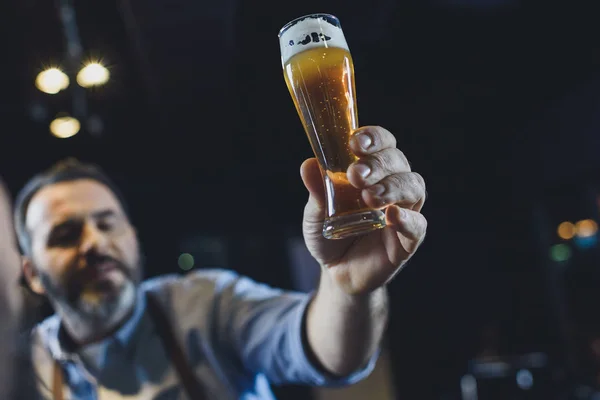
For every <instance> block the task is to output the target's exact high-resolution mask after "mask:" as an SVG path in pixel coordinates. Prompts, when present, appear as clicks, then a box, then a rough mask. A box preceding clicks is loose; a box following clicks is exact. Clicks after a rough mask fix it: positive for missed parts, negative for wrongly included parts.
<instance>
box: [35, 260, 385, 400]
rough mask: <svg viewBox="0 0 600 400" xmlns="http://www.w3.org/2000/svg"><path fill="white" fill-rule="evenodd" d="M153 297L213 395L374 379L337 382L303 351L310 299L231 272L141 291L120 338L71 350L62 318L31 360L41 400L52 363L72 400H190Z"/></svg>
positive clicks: (39, 330) (250, 395)
mask: <svg viewBox="0 0 600 400" xmlns="http://www.w3.org/2000/svg"><path fill="white" fill-rule="evenodd" d="M147 291H151V292H152V293H153V294H154V295H155V297H156V298H157V299H158V300H159V301H160V303H161V306H163V308H164V309H165V310H166V312H167V315H168V316H169V317H170V319H171V325H172V329H173V330H174V331H175V336H176V339H177V340H178V341H179V343H180V344H181V346H182V348H183V349H184V351H185V352H186V353H187V356H188V360H189V362H190V365H191V367H192V368H193V369H194V371H195V373H196V375H197V377H198V379H199V380H200V381H201V382H202V385H203V386H204V388H205V389H206V392H207V395H208V398H209V399H219V400H226V399H243V400H256V399H265V400H270V399H274V396H273V393H272V391H271V389H270V385H269V383H272V384H306V385H310V386H328V387H338V386H345V385H349V384H353V383H355V382H358V381H360V380H361V379H363V378H365V377H367V376H368V375H369V374H370V372H371V371H372V370H373V368H374V366H375V362H376V360H377V356H378V354H375V355H374V356H373V357H372V358H371V360H370V361H369V363H368V364H367V365H366V366H365V367H364V368H363V369H362V370H360V371H358V372H356V373H354V374H352V375H351V376H348V377H344V378H342V379H334V378H332V377H330V376H327V375H326V374H325V373H323V372H322V371H321V370H319V369H317V368H316V367H315V366H314V365H313V364H312V363H311V362H310V361H309V359H308V358H307V355H306V349H305V348H304V346H305V344H304V340H303V339H302V336H303V332H302V330H303V321H304V314H305V312H306V308H307V305H308V303H309V301H310V299H311V295H310V294H306V293H297V292H288V291H283V290H280V289H275V288H272V287H269V286H267V285H264V284H260V283H257V282H254V281H252V280H250V279H248V278H246V277H242V276H239V275H237V274H235V273H234V272H232V271H227V270H200V271H197V272H193V273H190V274H188V275H186V276H185V277H182V276H179V275H168V276H163V277H159V278H154V279H151V280H147V281H145V282H143V283H142V284H141V285H140V288H139V291H138V300H137V303H136V308H135V310H134V312H133V315H132V317H131V318H130V319H129V320H128V321H127V322H126V323H125V324H124V325H123V326H122V327H121V329H120V330H119V331H118V332H117V333H116V334H115V335H113V336H112V337H110V338H108V339H106V340H104V341H103V342H100V343H96V344H93V345H91V346H86V347H83V348H79V349H76V350H74V349H69V347H68V346H67V345H66V343H67V341H65V340H63V336H64V335H63V334H61V332H62V331H61V324H60V318H59V317H58V316H57V315H54V316H52V317H50V318H48V319H46V320H45V321H44V322H42V323H41V324H40V325H38V326H37V327H36V329H35V330H34V332H33V348H32V351H33V362H34V368H35V372H36V376H37V379H38V387H39V391H40V393H41V396H42V398H44V399H52V393H51V388H52V378H53V364H54V360H58V361H59V362H60V363H61V365H62V366H63V370H64V375H65V388H64V396H65V397H64V398H65V400H69V399H71V400H97V399H98V400H105V399H106V400H109V399H110V400H113V399H115V400H116V399H144V400H184V399H185V400H193V399H187V398H186V396H185V394H184V392H183V389H182V387H181V386H180V382H179V379H178V376H177V374H176V372H175V370H174V367H173V365H171V362H170V359H169V357H168V355H167V354H166V353H165V350H164V348H163V346H162V342H161V340H160V338H159V336H158V334H157V332H156V329H155V327H154V322H153V320H152V319H151V318H150V317H149V315H148V313H147V311H146V304H145V300H144V297H145V296H144V295H145V293H146V292H147Z"/></svg>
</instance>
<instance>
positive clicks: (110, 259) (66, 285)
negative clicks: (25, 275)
mask: <svg viewBox="0 0 600 400" xmlns="http://www.w3.org/2000/svg"><path fill="white" fill-rule="evenodd" d="M26 229H27V231H28V232H29V235H30V238H31V254H30V259H31V260H30V261H31V263H32V270H33V271H34V274H37V277H38V279H39V282H40V283H41V286H42V288H43V290H42V292H43V293H45V294H46V295H47V296H48V297H49V299H50V300H51V302H53V303H55V304H56V305H59V306H62V308H63V311H64V312H71V313H76V314H78V316H79V317H81V318H83V319H84V320H95V321H104V320H107V319H110V318H111V316H112V315H116V314H121V313H122V311H123V310H129V309H130V308H132V307H133V304H134V303H135V292H136V290H135V289H136V287H137V284H138V283H139V280H140V275H141V266H140V252H139V247H138V241H137V237H136V233H135V230H134V229H133V227H132V226H131V224H130V222H129V220H128V218H127V216H126V215H125V213H124V210H123V207H122V205H121V204H120V202H119V200H118V199H117V198H116V196H115V195H114V193H113V192H112V191H111V190H110V189H109V188H108V187H106V186H105V185H103V184H101V183H99V182H97V181H94V180H91V179H80V180H75V181H70V182H60V183H56V184H52V185H48V186H46V187H44V188H42V189H41V190H40V191H39V192H37V193H36V194H35V195H34V196H33V198H32V199H31V202H30V204H29V207H28V210H27V215H26ZM34 287H35V285H34ZM34 290H35V289H34Z"/></svg>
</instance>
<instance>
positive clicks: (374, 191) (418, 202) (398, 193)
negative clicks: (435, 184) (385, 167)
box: [362, 172, 426, 211]
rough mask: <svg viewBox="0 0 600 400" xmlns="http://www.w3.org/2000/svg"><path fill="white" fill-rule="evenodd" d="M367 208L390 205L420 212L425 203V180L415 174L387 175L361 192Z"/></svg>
mask: <svg viewBox="0 0 600 400" xmlns="http://www.w3.org/2000/svg"><path fill="white" fill-rule="evenodd" d="M362 196H363V199H364V201H365V203H366V204H367V206H369V207H372V208H383V207H386V206H388V205H391V204H396V205H398V206H400V207H403V208H407V209H409V210H414V211H420V210H421V208H422V207H423V204H424V203H425V196H426V190H425V180H424V179H423V177H422V176H421V175H419V174H418V173H416V172H400V173H397V174H393V175H389V176H387V177H385V178H384V179H382V180H381V181H379V182H377V183H376V184H374V185H371V186H369V187H367V188H365V189H363V191H362Z"/></svg>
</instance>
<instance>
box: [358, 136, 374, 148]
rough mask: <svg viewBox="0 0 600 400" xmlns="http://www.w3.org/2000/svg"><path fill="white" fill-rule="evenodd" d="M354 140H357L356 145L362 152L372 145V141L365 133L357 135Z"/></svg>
mask: <svg viewBox="0 0 600 400" xmlns="http://www.w3.org/2000/svg"><path fill="white" fill-rule="evenodd" d="M356 140H358V144H359V145H360V147H361V148H362V149H363V150H367V149H368V148H369V147H371V145H372V144H373V139H371V136H369V135H368V134H366V133H359V134H358V135H357V136H356Z"/></svg>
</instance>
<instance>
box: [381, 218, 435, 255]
mask: <svg viewBox="0 0 600 400" xmlns="http://www.w3.org/2000/svg"><path fill="white" fill-rule="evenodd" d="M385 217H386V224H387V226H390V227H393V228H394V229H395V230H396V231H397V232H399V233H401V234H402V235H403V236H404V237H406V238H408V239H410V240H411V241H413V242H414V243H413V245H412V246H411V248H409V249H406V250H407V251H408V252H409V253H412V252H414V251H415V250H416V249H417V247H418V246H419V244H421V242H422V241H423V239H425V233H426V232H427V219H425V217H424V216H423V214H421V213H419V212H416V211H412V210H407V209H404V208H400V207H398V206H390V207H388V209H387V210H386V213H385ZM413 246H414V247H413Z"/></svg>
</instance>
